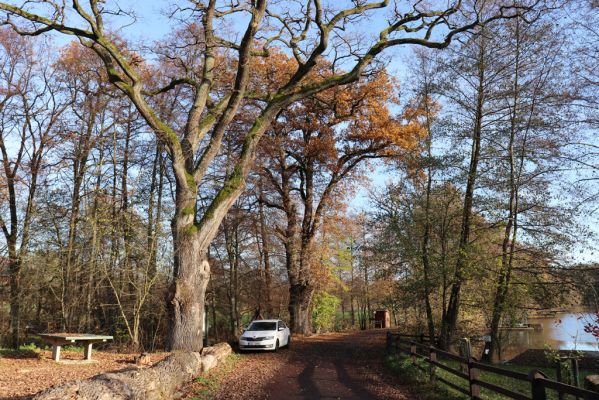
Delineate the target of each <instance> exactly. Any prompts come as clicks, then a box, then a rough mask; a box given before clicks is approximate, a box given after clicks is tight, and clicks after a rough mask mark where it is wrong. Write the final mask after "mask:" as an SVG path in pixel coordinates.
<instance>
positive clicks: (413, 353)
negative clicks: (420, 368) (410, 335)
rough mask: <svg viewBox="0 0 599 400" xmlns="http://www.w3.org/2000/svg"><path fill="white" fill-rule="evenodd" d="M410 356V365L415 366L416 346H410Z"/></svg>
mask: <svg viewBox="0 0 599 400" xmlns="http://www.w3.org/2000/svg"><path fill="white" fill-rule="evenodd" d="M410 356H411V357H412V364H416V345H415V344H413V345H411V346H410Z"/></svg>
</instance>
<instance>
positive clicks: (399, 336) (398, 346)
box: [395, 333, 401, 356]
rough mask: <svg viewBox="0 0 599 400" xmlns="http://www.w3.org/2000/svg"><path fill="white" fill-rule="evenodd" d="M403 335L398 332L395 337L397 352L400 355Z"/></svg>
mask: <svg viewBox="0 0 599 400" xmlns="http://www.w3.org/2000/svg"><path fill="white" fill-rule="evenodd" d="M400 340H401V335H400V334H399V333H398V334H397V338H395V354H397V355H398V356H400V355H401V343H400Z"/></svg>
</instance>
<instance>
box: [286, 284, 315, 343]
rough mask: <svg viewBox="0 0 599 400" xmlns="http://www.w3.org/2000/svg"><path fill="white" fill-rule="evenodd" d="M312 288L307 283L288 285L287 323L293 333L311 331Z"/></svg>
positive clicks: (307, 332) (308, 332)
mask: <svg viewBox="0 0 599 400" xmlns="http://www.w3.org/2000/svg"><path fill="white" fill-rule="evenodd" d="M313 295H314V288H313V287H311V286H310V285H307V284H302V283H296V284H291V285H289V324H290V326H291V330H292V331H293V332H295V333H303V334H306V335H307V334H310V333H311V332H312V315H311V311H312V310H311V304H312V296H313Z"/></svg>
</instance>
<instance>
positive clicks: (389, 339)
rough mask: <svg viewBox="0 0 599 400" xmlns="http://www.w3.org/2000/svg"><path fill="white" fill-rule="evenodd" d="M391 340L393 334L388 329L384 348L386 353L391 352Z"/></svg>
mask: <svg viewBox="0 0 599 400" xmlns="http://www.w3.org/2000/svg"><path fill="white" fill-rule="evenodd" d="M392 340H393V335H392V334H391V332H390V331H387V341H386V345H387V347H386V350H387V355H390V354H391V348H392V344H393V343H392Z"/></svg>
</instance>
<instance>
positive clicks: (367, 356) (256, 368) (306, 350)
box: [216, 330, 413, 400]
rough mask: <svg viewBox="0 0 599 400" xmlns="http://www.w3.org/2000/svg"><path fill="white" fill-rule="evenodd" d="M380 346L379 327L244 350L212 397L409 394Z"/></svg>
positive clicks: (360, 399)
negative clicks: (279, 346)
mask: <svg viewBox="0 0 599 400" xmlns="http://www.w3.org/2000/svg"><path fill="white" fill-rule="evenodd" d="M384 350H385V331H382V330H370V331H363V332H352V333H336V334H328V335H318V336H312V337H309V338H293V341H292V345H291V349H280V350H279V352H278V353H264V354H263V353H259V354H254V353H251V354H243V355H242V359H241V360H240V362H239V363H238V365H237V366H236V368H235V372H234V373H233V374H232V375H231V376H230V377H227V378H226V383H225V384H224V385H223V386H222V389H221V391H220V393H218V394H217V395H216V398H217V399H237V398H240V399H241V398H244V399H274V400H278V399H281V400H283V399H285V400H287V399H289V400H300V399H302V400H305V399H310V400H311V399H323V400H324V399H342V400H379V399H380V400H383V399H384V400H387V399H411V398H413V397H412V396H410V395H409V394H408V391H407V390H406V388H405V387H402V386H401V385H399V384H397V383H396V381H395V379H393V377H391V376H390V375H389V374H388V373H387V371H385V368H384V366H383V357H384ZM248 382H252V383H248Z"/></svg>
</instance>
